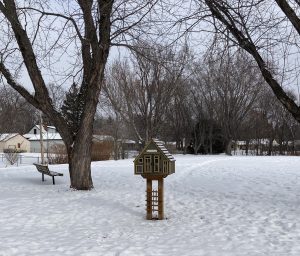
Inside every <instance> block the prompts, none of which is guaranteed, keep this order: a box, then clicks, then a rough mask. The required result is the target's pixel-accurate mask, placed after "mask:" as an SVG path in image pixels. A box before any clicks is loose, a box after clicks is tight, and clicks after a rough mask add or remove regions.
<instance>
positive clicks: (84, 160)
mask: <svg viewBox="0 0 300 256" xmlns="http://www.w3.org/2000/svg"><path fill="white" fill-rule="evenodd" d="M155 3H156V1H148V0H145V1H131V3H130V4H127V1H123V0H119V1H118V0H116V1H113V0H104V1H99V0H98V1H96V0H88V1H86V0H78V1H65V2H59V4H56V3H53V2H52V1H51V2H50V1H43V0H40V1H29V2H27V1H25V2H17V1H14V0H4V1H0V19H1V29H2V30H1V31H2V34H1V45H0V47H1V49H0V52H1V56H0V57H1V58H0V72H1V75H2V76H3V77H5V79H6V81H7V83H8V84H9V85H10V86H11V87H13V88H14V89H15V90H16V91H18V92H19V93H20V94H21V95H22V96H23V97H24V98H25V99H26V100H27V101H28V102H29V103H30V104H32V105H33V106H34V107H36V108H37V109H39V110H41V111H42V112H43V113H44V114H45V115H46V116H47V117H48V118H49V120H50V121H51V122H52V123H53V124H54V125H55V126H56V128H57V129H58V131H59V133H60V134H61V136H62V139H63V141H64V143H65V145H66V148H67V152H68V158H69V172H70V180H71V187H72V188H74V189H79V190H87V189H91V188H92V187H93V182H92V177H91V167H90V163H91V140H92V132H93V121H94V115H95V112H96V107H97V103H98V99H99V93H100V90H101V88H102V82H103V78H104V70H105V65H106V62H107V58H108V55H109V51H110V47H111V46H113V45H124V44H127V41H128V40H130V39H131V38H136V37H138V35H139V33H141V32H142V31H141V30H139V29H138V28H139V26H141V25H142V24H143V21H144V20H145V17H146V16H147V14H148V13H149V12H150V10H151V9H152V8H153V6H154V5H155ZM141 27H142V26H141ZM62 56H64V57H65V58H66V59H67V60H68V61H69V62H71V65H69V66H68V67H67V68H65V67H64V64H65V65H66V63H67V61H65V62H64V64H61V65H60V66H59V68H57V69H56V73H57V76H61V78H62V79H61V80H62V82H63V81H68V79H69V80H76V82H78V83H80V93H79V95H78V98H77V100H78V101H81V102H82V105H83V108H82V113H81V115H80V120H79V122H78V127H77V128H76V133H74V131H72V130H71V128H70V127H69V126H68V122H67V120H65V118H64V116H63V115H62V113H61V111H60V110H58V109H56V107H55V106H54V104H53V102H52V99H51V98H50V93H49V90H48V89H47V86H46V81H45V79H46V76H45V75H44V74H45V72H47V70H48V69H50V70H52V71H53V69H54V67H55V63H56V62H58V61H60V60H61V58H62ZM16 60H17V61H16ZM18 63H19V64H18ZM20 63H21V64H22V65H21V66H20ZM23 67H24V69H25V70H26V72H27V73H28V75H29V77H30V80H31V82H32V86H33V89H34V93H31V92H30V91H29V90H27V89H26V88H25V87H24V86H22V84H21V83H20V82H18V79H17V75H19V74H20V72H13V71H15V70H17V71H21V69H22V68H23ZM50 73H53V72H50Z"/></svg>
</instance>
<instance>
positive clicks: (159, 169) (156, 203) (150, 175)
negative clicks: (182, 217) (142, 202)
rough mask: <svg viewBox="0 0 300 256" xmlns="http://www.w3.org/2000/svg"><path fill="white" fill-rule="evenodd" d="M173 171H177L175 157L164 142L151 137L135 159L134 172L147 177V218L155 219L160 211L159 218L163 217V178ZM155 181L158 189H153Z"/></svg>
mask: <svg viewBox="0 0 300 256" xmlns="http://www.w3.org/2000/svg"><path fill="white" fill-rule="evenodd" d="M172 173H175V159H174V157H173V156H172V155H171V154H170V153H169V152H168V150H167V149H166V148H165V146H164V144H163V142H161V141H159V140H156V139H151V140H150V141H149V142H148V143H147V145H146V146H145V148H144V149H143V150H142V152H141V153H140V154H139V155H138V156H137V157H136V158H135V160H134V174H135V175H141V176H142V177H143V178H145V179H147V191H146V193H147V195H146V198H147V199H146V202H147V206H146V207H147V219H153V215H152V213H154V212H158V219H163V216H164V207H163V193H164V191H163V190H164V189H163V184H164V183H163V181H164V180H163V179H164V178H165V177H167V176H168V175H170V174H172ZM153 181H157V184H158V186H157V190H152V187H153V184H152V183H153Z"/></svg>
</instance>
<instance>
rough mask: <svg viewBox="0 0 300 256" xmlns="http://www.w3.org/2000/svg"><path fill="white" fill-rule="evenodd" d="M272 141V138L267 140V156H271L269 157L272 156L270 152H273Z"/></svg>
mask: <svg viewBox="0 0 300 256" xmlns="http://www.w3.org/2000/svg"><path fill="white" fill-rule="evenodd" d="M273 141H274V139H273V138H270V139H269V146H268V156H271V155H272V151H273Z"/></svg>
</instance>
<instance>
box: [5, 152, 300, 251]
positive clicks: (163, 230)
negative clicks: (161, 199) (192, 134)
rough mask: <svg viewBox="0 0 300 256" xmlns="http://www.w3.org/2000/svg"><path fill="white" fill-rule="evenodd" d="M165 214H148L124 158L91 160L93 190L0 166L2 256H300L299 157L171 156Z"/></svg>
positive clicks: (23, 169) (59, 168) (140, 188)
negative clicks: (76, 188) (161, 216)
mask: <svg viewBox="0 0 300 256" xmlns="http://www.w3.org/2000/svg"><path fill="white" fill-rule="evenodd" d="M176 160H177V162H176V173H175V175H171V176H170V177H167V178H166V180H165V214H166V217H167V219H166V220H164V221H146V220H145V219H144V217H145V207H144V203H145V186H146V185H145V181H144V180H143V179H142V178H141V177H138V176H134V175H133V164H132V159H131V160H122V161H117V162H115V161H106V162H98V163H93V179H94V185H95V187H96V188H95V189H94V190H93V191H90V192H78V191H72V190H70V189H69V188H68V184H69V181H68V173H67V167H66V166H54V167H53V166H52V168H50V169H52V170H56V171H62V172H63V173H64V174H65V176H64V177H63V178H60V177H58V178H57V179H56V183H57V185H55V186H53V185H52V184H51V179H50V177H46V182H45V183H44V184H42V183H41V177H40V174H39V173H38V172H37V171H36V170H35V168H34V167H33V166H26V167H24V166H23V167H13V168H0V231H1V232H0V255H1V256H2V255H18V256H19V255H91V256H92V255H95V256H96V255H97V256H98V255H172V256H173V255H195V256H196V255H197V256H201V255H206V256H227V255H228V256H229V255H230V256H233V255H234V256H243V255H247V256H254V255H255V256H256V255H268V256H269V255H270V256H285V255H286V256H290V255H291V256H296V255H297V256H298V255H300V224H299V223H300V206H299V205H300V204H299V203H300V158H299V157H226V156H176Z"/></svg>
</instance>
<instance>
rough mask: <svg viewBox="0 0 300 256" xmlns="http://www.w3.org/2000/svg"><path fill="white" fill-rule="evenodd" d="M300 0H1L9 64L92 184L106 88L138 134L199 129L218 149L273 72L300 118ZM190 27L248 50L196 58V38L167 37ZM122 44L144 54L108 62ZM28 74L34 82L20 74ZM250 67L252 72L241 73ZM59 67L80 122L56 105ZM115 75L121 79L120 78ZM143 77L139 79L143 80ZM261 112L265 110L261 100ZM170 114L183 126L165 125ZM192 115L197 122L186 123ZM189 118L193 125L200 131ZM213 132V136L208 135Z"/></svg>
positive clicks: (3, 67) (80, 175) (81, 182)
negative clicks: (192, 56)
mask: <svg viewBox="0 0 300 256" xmlns="http://www.w3.org/2000/svg"><path fill="white" fill-rule="evenodd" d="M299 8H300V4H299V1H296V0H295V1H286V0H276V1H267V0H252V1H247V0H238V1H232V0H191V1H184V2H182V1H179V2H174V1H151V0H141V1H135V0H130V1H123V0H104V1H99V0H88V1H86V0H77V1H73V0H69V1H63V2H60V3H59V5H58V4H57V3H53V2H52V1H44V0H37V1H25V2H24V1H17V0H4V1H0V28H1V29H0V31H1V36H0V73H1V77H2V78H3V79H4V80H5V83H7V84H9V85H10V86H11V87H12V88H14V90H16V91H17V92H18V93H19V94H20V95H22V97H23V98H24V99H26V101H27V102H28V103H30V104H31V105H32V106H34V107H35V108H36V109H38V110H39V111H41V112H43V114H44V115H45V116H46V117H47V118H48V120H50V121H51V123H52V124H53V125H55V126H56V128H57V129H58V131H59V132H60V134H61V136H62V139H63V141H64V143H65V145H66V149H67V153H68V158H69V173H70V180H71V187H72V188H75V189H79V190H87V189H91V188H93V182H92V177H91V168H90V164H91V141H92V134H93V128H94V127H93V126H94V117H95V114H96V111H97V105H98V101H99V98H100V92H102V93H103V94H106V96H107V97H108V98H109V102H110V103H111V104H112V105H113V109H114V111H115V114H116V115H118V117H117V118H118V119H120V120H123V122H124V124H126V126H128V127H130V131H131V132H132V133H134V136H135V137H139V139H141V140H143V141H145V140H146V139H147V138H149V137H151V136H155V135H156V134H159V135H160V136H165V137H166V135H163V131H167V130H168V129H170V130H171V131H172V132H173V133H176V134H177V135H176V136H174V138H179V137H181V136H182V135H180V134H182V133H186V134H187V136H185V138H188V136H190V137H191V136H192V137H193V139H192V141H193V147H194V150H195V149H196V150H197V148H198V147H199V145H203V143H202V142H203V141H204V140H208V145H209V146H208V147H206V148H209V150H210V151H212V150H211V148H213V146H212V145H213V143H214V142H213V141H212V135H211V134H213V133H214V132H217V131H221V133H222V139H223V140H224V145H225V148H226V150H227V151H228V149H229V148H230V141H231V139H232V138H235V137H237V134H238V131H239V129H240V128H241V127H242V125H243V122H244V119H245V118H246V116H249V113H250V112H253V109H254V106H257V105H259V104H258V103H257V102H258V98H260V95H262V92H261V90H258V89H257V86H258V85H262V84H263V83H264V82H265V83H266V84H268V86H269V88H270V89H269V90H271V91H272V93H273V95H275V96H276V98H277V99H278V101H279V102H280V104H281V105H282V106H283V107H284V108H285V109H286V110H287V111H288V112H289V113H291V114H292V116H293V117H294V118H295V119H296V120H297V121H298V122H299V121H300V108H299V103H298V102H297V101H296V100H294V96H293V95H292V94H291V93H289V92H288V91H287V90H286V89H285V88H284V85H286V84H289V83H295V82H294V81H295V79H294V80H293V77H294V78H295V77H297V74H298V69H299V65H298V64H297V62H296V61H295V62H291V61H290V58H291V57H293V56H295V55H297V54H298V52H299V42H298V40H299V34H300V19H299V17H298V13H299ZM191 33H193V34H195V33H197V34H199V35H200V34H201V35H202V36H203V37H202V38H204V37H205V36H206V35H207V36H208V35H209V36H208V37H212V38H213V41H212V42H213V43H212V44H211V45H205V46H206V47H209V48H211V49H214V50H215V49H218V48H219V47H221V48H224V49H234V48H239V49H242V50H243V53H240V54H239V55H236V56H234V57H233V58H232V55H233V53H232V52H235V51H230V52H229V51H227V50H225V51H224V49H221V51H218V50H217V51H216V52H219V53H220V54H221V56H223V58H220V56H219V55H215V54H213V55H212V56H211V57H212V59H209V58H204V59H203V60H202V61H200V62H198V63H197V65H196V64H194V63H191V62H190V61H189V55H188V54H187V53H188V51H187V47H185V46H184V47H183V49H182V50H181V51H180V53H179V52H178V53H176V52H173V51H172V50H170V49H160V47H157V45H164V44H163V43H166V44H167V45H176V44H181V43H183V42H184V43H186V41H189V36H190V35H191ZM145 42H150V43H145ZM190 42H191V40H190ZM141 45H142V47H141ZM148 45H149V46H150V49H149V47H148ZM154 45H155V47H154V48H153V49H152V47H153V46H154ZM182 45H183V44H182ZM137 46H138V47H137ZM203 46H204V45H203ZM216 46H217V47H216ZM112 47H119V48H120V47H125V48H127V49H129V50H130V51H131V50H134V52H135V54H138V55H139V56H137V55H136V56H134V57H132V58H133V59H134V60H128V64H127V63H126V61H125V63H124V60H121V61H119V62H120V63H119V64H116V65H114V66H111V67H108V66H107V62H108V60H109V55H110V54H109V53H110V50H111V48H112ZM145 51H146V52H145ZM147 51H148V52H147ZM149 54H150V58H149ZM244 54H245V55H244ZM132 55H134V53H132ZM228 55H229V57H230V61H229V59H228ZM147 56H148V57H147ZM163 56H168V58H167V61H165V62H162V63H154V62H152V63H151V65H149V63H148V61H149V60H153V59H154V60H155V58H158V59H161V58H162V57H163ZM145 57H146V58H145ZM249 57H251V59H250V58H249ZM243 59H246V60H247V61H249V63H247V61H245V62H244V61H243ZM160 61H161V60H160ZM231 61H232V62H233V63H235V64H234V65H231V64H230V63H231ZM229 64H230V65H229ZM254 64H255V65H254ZM127 65H129V66H130V69H129V70H127V68H126V67H127ZM186 65H189V69H185V68H184V67H186ZM108 69H112V70H111V71H106V73H108V74H109V75H107V77H106V75H105V70H108ZM212 70H213V71H214V72H212ZM281 71H282V72H281ZM24 72H25V73H26V74H28V76H29V78H30V85H29V86H31V87H32V88H31V89H29V88H28V85H26V86H24V84H23V80H22V79H20V77H22V74H24ZM241 72H244V73H243V78H242V77H241V76H238V75H237V74H240V73H241ZM188 74H190V76H189V75H188ZM234 74H236V75H234ZM258 74H260V75H261V77H260V76H258ZM199 76H200V77H199ZM49 77H50V78H53V80H55V83H59V84H61V85H64V86H71V84H73V83H75V84H78V90H79V93H78V94H77V95H76V99H75V101H77V103H76V104H77V106H80V108H78V109H77V110H76V111H79V112H78V119H77V121H76V123H74V122H72V121H70V120H69V118H70V116H69V115H66V114H64V113H63V111H62V109H61V108H58V107H57V106H56V104H55V103H54V100H55V99H54V98H53V97H52V95H51V91H50V89H49V86H48V83H47V80H48V79H49ZM262 78H263V79H262ZM116 79H118V80H119V82H120V83H121V84H122V88H119V86H117V87H116V86H114V84H116ZM239 80H240V81H239ZM243 83H245V84H247V83H248V84H249V86H248V87H247V88H245V87H244V86H242V85H241V84H243ZM133 85H136V86H137V87H139V88H138V89H136V90H132V86H133ZM208 86H211V90H207V87H208ZM232 86H234V87H233V88H232ZM106 87H107V88H106ZM185 87H188V89H185ZM262 87H264V86H262ZM130 88H131V89H130ZM266 90H267V89H266ZM156 91H157V92H156ZM267 91H268V90H267ZM266 93H269V92H266ZM115 94H116V95H115ZM118 94H119V95H118ZM243 94H246V96H245V95H243ZM166 95H168V97H166ZM199 95H201V99H199ZM118 97H120V98H119V99H114V98H118ZM126 97H127V99H124V98H126ZM208 101H210V102H211V103H210V104H208V103H207V102H208ZM235 106H239V107H240V108H242V109H239V110H236V109H235ZM272 108H275V105H272ZM124 109H125V110H126V111H124ZM175 109H176V111H177V110H178V112H176V111H174V110H175ZM256 111H258V112H261V111H262V110H261V106H257V107H256ZM175 112H176V113H175ZM186 112H189V113H192V114H191V115H187V114H186ZM266 115H267V116H268V120H269V118H270V117H269V113H267V114H266ZM270 115H271V114H270ZM167 118H168V120H170V123H171V124H172V125H169V126H168V127H166V128H165V129H162V125H165V124H166V120H167ZM226 118H227V119H226ZM199 119H203V120H205V122H198V120H199ZM195 120H197V121H195ZM224 120H226V121H224ZM138 121H139V122H138ZM171 121H172V122H171ZM191 122H195V123H196V124H194V125H192V126H191V125H187V124H191ZM269 122H270V121H269ZM271 123H272V122H271ZM204 124H206V125H204ZM272 125H273V126H275V127H276V124H275V123H272ZM140 126H142V128H141V127H140ZM187 126H189V127H192V135H190V134H191V132H190V130H188V129H186V127H187ZM143 127H145V128H143ZM205 130H208V134H209V135H208V136H205V137H204V136H203V134H204V133H205ZM279 130H280V129H279ZM281 130H282V129H281ZM175 131H176V132H175ZM168 134H169V133H168ZM201 134H202V135H201ZM207 138H208V139H207ZM176 140H178V139H176ZM200 148H201V146H200V147H199V149H200ZM205 150H207V149H205Z"/></svg>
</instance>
